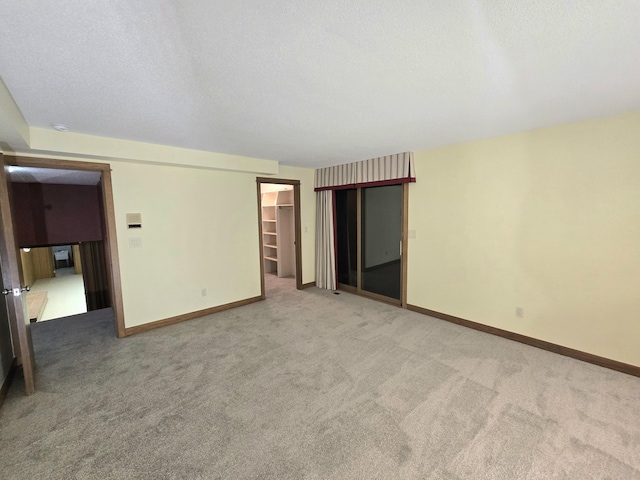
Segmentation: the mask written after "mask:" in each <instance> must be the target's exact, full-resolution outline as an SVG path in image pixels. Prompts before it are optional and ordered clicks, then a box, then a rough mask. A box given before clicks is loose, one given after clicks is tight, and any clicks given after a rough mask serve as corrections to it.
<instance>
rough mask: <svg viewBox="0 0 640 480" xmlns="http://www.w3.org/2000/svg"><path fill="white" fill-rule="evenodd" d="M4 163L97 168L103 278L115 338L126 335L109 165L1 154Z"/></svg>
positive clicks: (22, 165) (95, 170) (39, 166)
mask: <svg viewBox="0 0 640 480" xmlns="http://www.w3.org/2000/svg"><path fill="white" fill-rule="evenodd" d="M5 159H6V160H7V163H8V164H9V165H12V166H17V167H30V168H49V169H59V170H80V171H88V172H99V173H100V174H101V182H102V188H101V190H102V206H103V215H104V225H105V229H106V232H105V235H106V238H105V249H104V252H105V257H106V258H105V261H106V264H107V280H108V282H109V287H110V288H109V290H110V294H111V306H112V307H113V312H114V316H115V325H116V332H117V335H118V338H123V337H125V336H126V333H125V323H124V308H123V301H122V282H121V279H120V260H119V256H118V241H117V236H116V219H115V209H114V204H113V188H112V184H111V165H110V164H108V163H94V162H84V161H75V160H59V159H53V158H38V157H17V156H10V155H5Z"/></svg>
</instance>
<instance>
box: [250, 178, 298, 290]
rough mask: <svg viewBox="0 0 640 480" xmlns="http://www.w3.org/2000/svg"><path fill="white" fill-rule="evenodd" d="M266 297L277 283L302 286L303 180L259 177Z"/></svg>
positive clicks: (259, 204) (262, 273)
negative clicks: (301, 217)
mask: <svg viewBox="0 0 640 480" xmlns="http://www.w3.org/2000/svg"><path fill="white" fill-rule="evenodd" d="M257 186H258V227H259V236H260V277H261V288H262V293H261V295H262V298H266V291H267V290H269V289H270V288H272V287H275V286H277V285H281V286H283V287H284V288H287V287H290V288H294V285H295V288H296V289H298V290H301V289H302V265H301V257H302V255H301V252H302V249H301V244H300V237H301V233H300V181H299V180H286V179H272V178H258V179H257Z"/></svg>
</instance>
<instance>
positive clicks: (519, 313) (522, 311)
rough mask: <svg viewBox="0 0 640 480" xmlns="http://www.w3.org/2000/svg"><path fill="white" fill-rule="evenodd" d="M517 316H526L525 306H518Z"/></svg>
mask: <svg viewBox="0 0 640 480" xmlns="http://www.w3.org/2000/svg"><path fill="white" fill-rule="evenodd" d="M516 317H518V318H524V308H522V307H516Z"/></svg>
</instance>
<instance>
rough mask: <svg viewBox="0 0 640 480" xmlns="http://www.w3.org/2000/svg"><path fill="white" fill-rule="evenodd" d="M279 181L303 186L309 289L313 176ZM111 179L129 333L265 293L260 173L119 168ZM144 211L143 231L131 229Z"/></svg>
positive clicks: (286, 171) (284, 170)
mask: <svg viewBox="0 0 640 480" xmlns="http://www.w3.org/2000/svg"><path fill="white" fill-rule="evenodd" d="M277 177H278V178H290V179H299V180H301V214H302V224H303V225H302V250H303V262H302V269H303V283H307V282H312V281H313V279H314V277H315V272H314V267H315V262H314V248H315V247H314V243H313V242H312V239H314V235H315V229H314V228H313V225H315V203H314V202H311V201H310V198H311V199H313V200H314V201H315V197H314V192H313V170H310V169H304V168H292V167H280V173H279V174H278V175H277ZM112 180H113V194H114V204H115V215H116V224H117V236H118V247H119V255H120V268H121V276H122V293H123V302H124V313H125V324H126V327H133V326H137V325H142V324H145V323H149V322H153V321H157V320H162V319H164V318H168V317H172V316H175V315H180V314H184V313H189V312H193V311H197V310H202V309H205V308H209V307H214V306H218V305H224V304H226V303H231V302H235V301H238V300H243V299H246V298H251V297H256V296H259V295H260V263H259V244H258V208H257V191H256V175H255V174H244V173H236V172H221V171H215V170H201V169H192V168H182V167H171V166H158V165H144V164H136V163H121V162H114V163H112ZM138 212H139V213H141V214H142V225H143V227H142V229H135V230H129V229H127V228H126V221H125V218H126V214H127V213H138ZM305 226H306V227H307V229H306V230H307V231H306V232H305ZM138 237H139V238H141V239H142V246H141V247H140V248H130V247H129V240H130V238H138ZM202 289H206V290H207V295H206V296H204V297H203V296H202Z"/></svg>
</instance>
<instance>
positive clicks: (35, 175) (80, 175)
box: [9, 167, 100, 185]
mask: <svg viewBox="0 0 640 480" xmlns="http://www.w3.org/2000/svg"><path fill="white" fill-rule="evenodd" d="M9 178H10V179H11V181H12V182H15V183H52V184H55V185H97V184H98V182H99V181H100V172H84V171H79V170H60V169H54V168H32V167H9Z"/></svg>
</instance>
